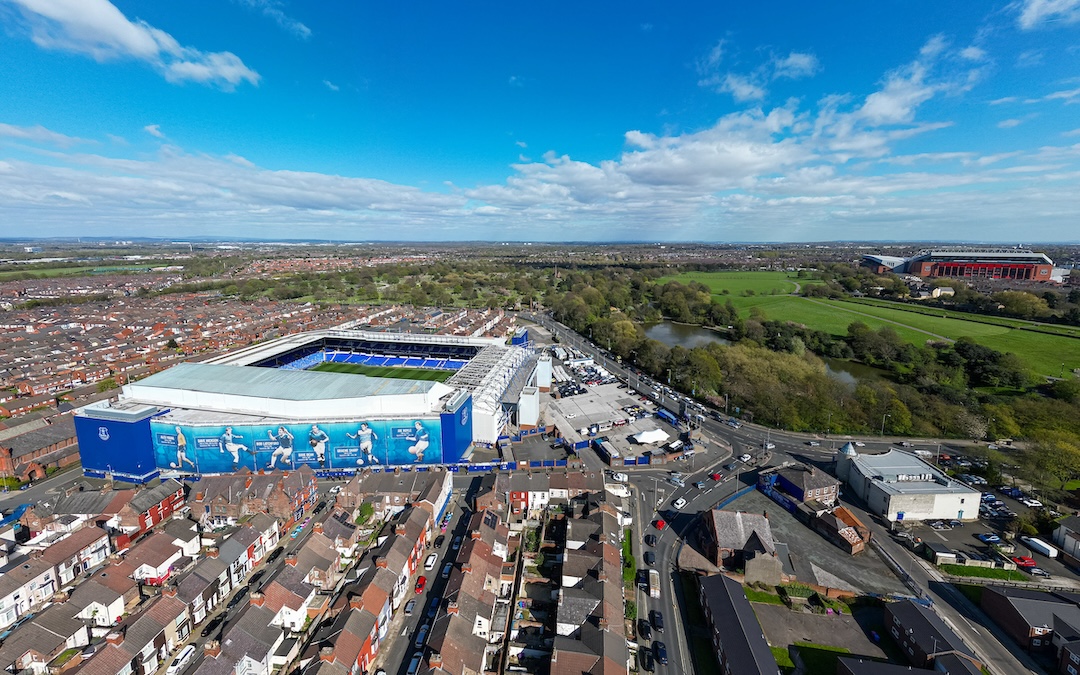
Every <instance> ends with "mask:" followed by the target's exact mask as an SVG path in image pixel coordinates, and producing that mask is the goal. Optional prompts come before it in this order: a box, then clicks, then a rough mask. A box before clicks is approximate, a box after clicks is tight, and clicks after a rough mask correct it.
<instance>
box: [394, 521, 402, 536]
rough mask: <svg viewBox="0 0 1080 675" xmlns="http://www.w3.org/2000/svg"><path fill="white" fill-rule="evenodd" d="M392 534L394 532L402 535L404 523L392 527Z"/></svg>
mask: <svg viewBox="0 0 1080 675" xmlns="http://www.w3.org/2000/svg"><path fill="white" fill-rule="evenodd" d="M394 534H396V535H397V536H399V537H404V536H405V525H404V523H401V524H398V526H397V527H395V528H394Z"/></svg>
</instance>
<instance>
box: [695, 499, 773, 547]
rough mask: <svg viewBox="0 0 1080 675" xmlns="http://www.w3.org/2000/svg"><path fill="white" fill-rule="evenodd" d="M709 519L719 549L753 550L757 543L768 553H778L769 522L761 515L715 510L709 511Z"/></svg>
mask: <svg viewBox="0 0 1080 675" xmlns="http://www.w3.org/2000/svg"><path fill="white" fill-rule="evenodd" d="M709 517H711V518H712V521H713V531H714V532H716V540H717V547H718V548H728V549H733V550H743V549H746V548H753V546H752V544H753V543H754V542H755V541H756V542H760V544H761V545H762V547H764V550H765V551H766V552H768V553H773V552H774V551H776V544H775V543H774V542H773V538H772V529H771V528H770V527H769V520H768V519H767V518H766V517H765V516H763V515H761V514H760V513H747V512H745V511H721V510H718V509H713V510H712V511H709ZM755 536H756V538H755Z"/></svg>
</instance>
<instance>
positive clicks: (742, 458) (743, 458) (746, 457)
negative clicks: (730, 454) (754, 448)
mask: <svg viewBox="0 0 1080 675" xmlns="http://www.w3.org/2000/svg"><path fill="white" fill-rule="evenodd" d="M739 461H740V462H742V463H743V464H746V463H747V462H749V461H750V455H748V454H746V453H743V454H741V455H739Z"/></svg>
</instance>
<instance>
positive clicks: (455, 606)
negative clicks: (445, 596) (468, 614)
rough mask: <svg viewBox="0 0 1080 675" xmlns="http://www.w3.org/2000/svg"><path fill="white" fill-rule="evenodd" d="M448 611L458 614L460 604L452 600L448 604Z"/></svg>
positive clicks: (448, 612)
mask: <svg viewBox="0 0 1080 675" xmlns="http://www.w3.org/2000/svg"><path fill="white" fill-rule="evenodd" d="M446 613H447V614H457V613H458V604H457V603H456V602H451V603H449V604H448V605H446Z"/></svg>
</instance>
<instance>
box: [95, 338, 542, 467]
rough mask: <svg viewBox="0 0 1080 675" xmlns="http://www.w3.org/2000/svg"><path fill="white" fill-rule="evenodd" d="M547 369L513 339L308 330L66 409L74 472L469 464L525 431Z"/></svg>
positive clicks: (535, 411) (185, 366) (183, 366)
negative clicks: (77, 466) (78, 461)
mask: <svg viewBox="0 0 1080 675" xmlns="http://www.w3.org/2000/svg"><path fill="white" fill-rule="evenodd" d="M550 363H551V362H550V360H549V359H547V358H546V357H544V358H541V357H538V356H537V355H536V354H535V353H534V352H533V350H532V349H531V348H530V347H529V346H528V344H527V338H525V337H522V334H519V336H518V338H515V340H514V344H511V345H506V344H504V342H503V340H501V339H496V338H482V337H451V336H441V335H420V334H409V333H376V332H366V331H358V330H342V329H330V330H323V331H314V332H308V333H302V334H298V335H293V336H289V337H285V338H281V339H278V340H273V341H271V342H267V343H264V344H260V345H255V346H252V347H249V348H246V349H243V350H240V351H237V352H234V353H231V354H227V355H225V356H222V357H219V358H216V359H212V360H210V361H207V362H204V363H183V364H180V365H177V366H175V367H173V368H170V369H168V370H166V371H163V372H161V373H157V374H155V375H151V376H150V377H147V378H145V379H143V380H139V381H137V382H134V383H131V384H128V385H125V386H124V388H123V390H122V393H121V394H120V396H119V397H118V398H117V399H115V400H109V401H102V402H99V403H95V404H92V405H88V406H86V407H84V408H81V409H79V410H77V411H76V413H75V428H76V432H77V436H78V439H79V449H80V455H81V458H82V464H83V470H84V471H85V473H86V474H87V475H92V476H105V475H110V476H114V477H118V478H122V479H125V480H129V481H135V482H146V481H149V480H151V479H153V478H156V477H159V476H160V475H162V474H163V473H164V474H170V473H179V474H195V475H198V474H221V473H229V472H233V471H241V470H249V471H253V472H258V471H263V470H267V471H272V470H275V469H278V470H280V469H292V468H296V467H299V466H308V467H311V468H313V469H315V470H316V471H324V472H338V473H340V472H355V471H356V470H358V469H362V468H364V467H372V466H402V465H448V464H449V465H452V464H458V463H463V462H468V460H469V455H470V452H471V449H472V448H473V446H474V444H475V445H477V446H484V447H491V446H493V445H494V444H495V443H497V441H498V439H499V436H500V434H501V433H502V432H503V430H504V429H505V428H506V426H507V425H508V424H511V423H514V424H519V423H520V424H522V425H525V426H529V425H535V424H536V421H537V420H536V419H533V418H534V417H537V416H538V415H539V405H538V401H533V400H532V398H536V397H537V391H538V389H539V388H543V389H547V387H548V386H549V384H550V380H551V365H550ZM538 366H539V368H538ZM365 373H368V374H365ZM374 373H377V375H373V374H374ZM523 396H524V399H525V400H524V401H523V400H522V399H523ZM519 404H523V405H521V409H520V410H519ZM522 415H524V417H522Z"/></svg>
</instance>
